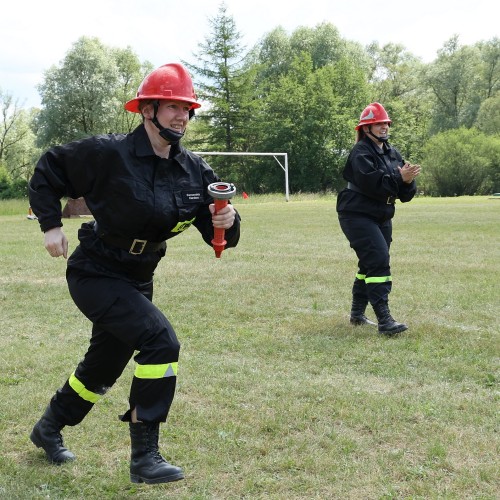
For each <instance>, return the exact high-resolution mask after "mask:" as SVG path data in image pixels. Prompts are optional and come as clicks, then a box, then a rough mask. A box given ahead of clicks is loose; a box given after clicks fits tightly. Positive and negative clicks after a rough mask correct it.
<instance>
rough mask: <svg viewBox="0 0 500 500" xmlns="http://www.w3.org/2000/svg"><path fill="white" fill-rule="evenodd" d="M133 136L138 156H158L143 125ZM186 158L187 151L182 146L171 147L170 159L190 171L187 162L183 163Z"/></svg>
mask: <svg viewBox="0 0 500 500" xmlns="http://www.w3.org/2000/svg"><path fill="white" fill-rule="evenodd" d="M132 135H133V138H134V150H135V154H136V156H139V157H142V156H156V153H155V152H154V150H153V146H151V142H150V140H149V137H148V134H147V132H146V128H145V127H144V124H143V123H141V124H140V125H139V126H138V127H137V128H136V129H135V130H134V131H133V132H132ZM185 156H186V149H185V148H184V147H183V146H181V145H180V144H179V143H177V144H172V146H171V147H170V155H169V157H168V159H169V160H175V161H176V162H177V163H178V164H179V165H180V166H181V167H182V168H183V169H184V170H186V171H188V168H187V166H186V165H185V163H186V162H185V161H183V159H184V157H185Z"/></svg>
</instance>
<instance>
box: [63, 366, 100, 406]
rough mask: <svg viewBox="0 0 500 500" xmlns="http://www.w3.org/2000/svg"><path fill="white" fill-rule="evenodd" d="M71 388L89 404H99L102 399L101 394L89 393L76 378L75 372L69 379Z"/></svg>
mask: <svg viewBox="0 0 500 500" xmlns="http://www.w3.org/2000/svg"><path fill="white" fill-rule="evenodd" d="M69 385H70V387H71V388H72V389H73V390H74V391H75V392H76V393H77V394H78V395H79V396H80V397H81V398H82V399H84V400H85V401H88V402H89V403H97V400H98V399H99V398H100V397H101V396H100V394H96V393H95V392H92V391H89V390H88V389H87V388H86V387H85V386H84V385H83V384H82V383H81V382H80V381H79V380H78V379H77V378H76V377H75V372H73V373H72V374H71V376H70V377H69Z"/></svg>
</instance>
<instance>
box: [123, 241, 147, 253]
mask: <svg viewBox="0 0 500 500" xmlns="http://www.w3.org/2000/svg"><path fill="white" fill-rule="evenodd" d="M147 242H148V240H138V239H135V240H134V241H133V242H132V245H130V249H129V251H128V253H129V254H131V255H141V253H142V252H144V249H145V248H146V244H147ZM136 246H138V248H136Z"/></svg>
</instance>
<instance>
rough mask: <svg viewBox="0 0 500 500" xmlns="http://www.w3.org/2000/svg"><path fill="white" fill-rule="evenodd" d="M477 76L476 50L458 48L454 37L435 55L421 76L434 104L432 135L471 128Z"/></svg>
mask: <svg viewBox="0 0 500 500" xmlns="http://www.w3.org/2000/svg"><path fill="white" fill-rule="evenodd" d="M480 73H481V59H480V53H479V50H478V49H477V48H475V47H470V46H461V45H460V44H459V40H458V36H454V37H452V38H451V39H450V40H448V41H447V42H446V43H445V45H444V47H443V48H442V49H441V50H439V51H438V58H437V59H436V61H434V62H433V63H431V64H430V65H428V67H427V69H426V72H425V82H426V84H427V86H428V87H429V88H430V89H431V91H432V93H433V95H434V100H435V107H434V116H433V121H432V128H431V131H432V133H436V132H439V131H444V130H448V129H453V128H458V127H462V126H463V127H467V128H469V127H471V126H472V125H473V123H474V122H475V120H476V116H477V112H478V110H479V106H480V99H481V92H480V89H481V77H480Z"/></svg>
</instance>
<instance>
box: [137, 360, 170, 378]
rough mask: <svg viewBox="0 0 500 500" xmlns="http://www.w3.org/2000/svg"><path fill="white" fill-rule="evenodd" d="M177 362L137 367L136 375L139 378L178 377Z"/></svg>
mask: <svg viewBox="0 0 500 500" xmlns="http://www.w3.org/2000/svg"><path fill="white" fill-rule="evenodd" d="M177 366H178V363H177V361H174V362H173V363H166V364H164V365H137V366H136V368H135V372H134V375H135V376H136V377H137V378H165V377H176V376H177Z"/></svg>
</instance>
